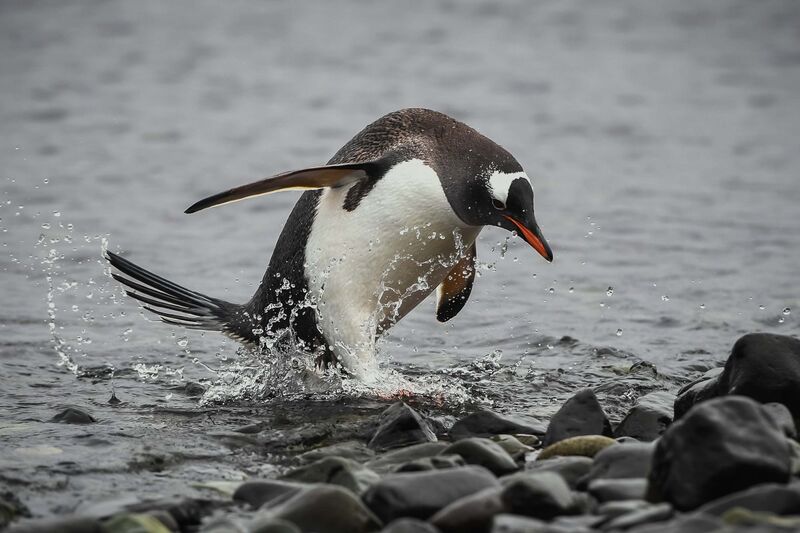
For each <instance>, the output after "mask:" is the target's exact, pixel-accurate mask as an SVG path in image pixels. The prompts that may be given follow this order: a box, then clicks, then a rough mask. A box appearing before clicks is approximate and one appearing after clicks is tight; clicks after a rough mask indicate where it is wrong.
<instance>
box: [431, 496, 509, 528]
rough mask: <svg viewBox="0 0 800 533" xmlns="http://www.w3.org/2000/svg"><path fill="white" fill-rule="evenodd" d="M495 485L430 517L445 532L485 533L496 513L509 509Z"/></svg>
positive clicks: (466, 497)
mask: <svg viewBox="0 0 800 533" xmlns="http://www.w3.org/2000/svg"><path fill="white" fill-rule="evenodd" d="M502 492H503V489H502V488H500V487H493V488H490V489H486V490H482V491H480V492H476V493H475V494H470V495H469V496H465V497H463V498H460V499H458V500H456V501H454V502H453V503H451V504H450V505H448V506H447V507H445V508H444V509H441V510H440V511H439V512H437V513H436V514H435V515H433V516H432V517H431V519H430V523H432V524H433V525H434V526H436V527H437V528H439V530H441V531H442V532H443V533H484V532H488V531H489V530H491V527H492V518H493V517H494V515H496V514H499V513H502V512H504V511H507V509H506V507H505V505H504V503H503V499H502V498H501V494H502Z"/></svg>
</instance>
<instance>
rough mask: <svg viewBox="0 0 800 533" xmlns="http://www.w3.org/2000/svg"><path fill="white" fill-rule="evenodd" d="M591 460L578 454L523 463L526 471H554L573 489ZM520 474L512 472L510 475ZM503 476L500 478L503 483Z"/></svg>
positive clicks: (590, 465) (587, 470)
mask: <svg viewBox="0 0 800 533" xmlns="http://www.w3.org/2000/svg"><path fill="white" fill-rule="evenodd" d="M592 466H593V461H592V459H591V458H590V457H582V456H579V455H574V456H564V457H553V458H552V459H547V460H546V461H534V462H532V463H528V464H526V465H525V468H526V472H531V473H536V472H555V473H556V474H558V475H559V476H561V477H562V478H564V481H566V482H567V485H569V486H570V488H572V489H574V488H575V487H576V486H577V484H578V480H579V479H581V478H582V477H583V476H585V475H586V474H587V473H588V472H589V471H590V470H591V468H592ZM515 475H520V474H512V476H515ZM504 479H507V478H503V479H501V480H500V482H501V483H503V480H504Z"/></svg>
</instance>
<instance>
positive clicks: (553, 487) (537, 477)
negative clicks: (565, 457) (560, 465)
mask: <svg viewBox="0 0 800 533" xmlns="http://www.w3.org/2000/svg"><path fill="white" fill-rule="evenodd" d="M501 498H502V501H503V504H504V506H505V508H506V509H507V510H508V512H510V513H513V514H518V515H523V516H529V517H532V518H539V519H542V520H550V519H551V518H554V517H556V516H560V515H570V514H577V513H579V512H580V511H581V509H580V501H579V500H577V499H576V498H575V496H574V494H573V492H572V491H571V490H570V488H569V486H568V485H567V483H566V481H564V479H563V478H562V477H561V476H559V475H558V474H555V473H553V472H539V473H536V474H533V473H526V474H525V476H519V477H517V478H516V479H515V480H514V481H512V482H511V483H509V484H508V485H507V486H505V487H504V488H503V492H502V495H501Z"/></svg>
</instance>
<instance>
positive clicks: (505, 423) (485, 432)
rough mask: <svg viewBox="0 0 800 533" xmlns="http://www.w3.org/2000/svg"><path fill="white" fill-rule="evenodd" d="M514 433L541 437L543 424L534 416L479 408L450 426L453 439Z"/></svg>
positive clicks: (543, 430) (543, 429) (543, 431)
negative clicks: (506, 413) (500, 412)
mask: <svg viewBox="0 0 800 533" xmlns="http://www.w3.org/2000/svg"><path fill="white" fill-rule="evenodd" d="M516 434H525V435H534V436H537V437H541V436H543V435H544V434H545V426H544V425H543V424H542V423H541V422H540V421H538V420H536V419H535V418H530V417H521V416H520V417H515V416H509V415H501V414H499V413H495V412H494V411H490V410H488V409H481V410H479V411H475V412H474V413H470V414H468V415H467V416H465V417H464V418H462V419H460V420H458V421H457V422H456V423H455V424H453V427H452V428H450V438H451V439H453V440H460V439H465V438H467V437H491V436H493V435H516Z"/></svg>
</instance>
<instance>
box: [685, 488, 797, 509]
mask: <svg viewBox="0 0 800 533" xmlns="http://www.w3.org/2000/svg"><path fill="white" fill-rule="evenodd" d="M736 507H743V508H746V509H750V510H751V511H759V512H766V513H773V514H776V515H787V514H797V513H800V484H797V483H795V484H792V485H781V484H777V483H764V484H762V485H756V486H755V487H751V488H749V489H747V490H743V491H741V492H736V493H734V494H729V495H727V496H723V497H722V498H719V499H717V500H714V501H712V502H709V503H707V504H705V505H703V506H702V507H700V508H699V509H698V510H697V511H698V512H700V513H705V514H708V515H714V516H722V515H723V514H725V513H726V512H727V511H729V510H731V509H734V508H736Z"/></svg>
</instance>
